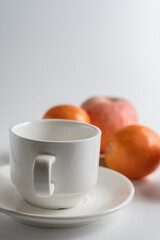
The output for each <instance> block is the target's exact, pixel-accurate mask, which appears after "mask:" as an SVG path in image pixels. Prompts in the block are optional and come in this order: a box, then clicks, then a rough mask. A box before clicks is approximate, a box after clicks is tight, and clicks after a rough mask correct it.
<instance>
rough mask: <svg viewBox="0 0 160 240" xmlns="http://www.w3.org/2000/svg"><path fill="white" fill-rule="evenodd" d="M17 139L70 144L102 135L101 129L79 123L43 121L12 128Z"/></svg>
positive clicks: (58, 120) (56, 120)
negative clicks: (70, 142) (69, 142)
mask: <svg viewBox="0 0 160 240" xmlns="http://www.w3.org/2000/svg"><path fill="white" fill-rule="evenodd" d="M10 133H11V134H14V135H16V136H17V137H21V138H25V139H30V140H35V141H49V142H66V141H67V142H68V141H80V140H83V139H90V138H93V137H95V136H97V135H100V134H101V131H100V130H99V128H97V127H95V126H93V125H90V124H85V123H81V122H77V121H71V120H60V119H51V120H50V119H43V120H38V121H32V122H24V123H20V124H17V125H14V126H13V127H11V128H10Z"/></svg>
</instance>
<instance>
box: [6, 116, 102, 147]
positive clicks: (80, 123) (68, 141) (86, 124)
mask: <svg viewBox="0 0 160 240" xmlns="http://www.w3.org/2000/svg"><path fill="white" fill-rule="evenodd" d="M36 122H68V123H73V124H75V125H76V124H77V125H84V126H86V127H90V128H92V129H94V130H96V131H97V133H96V134H95V135H94V136H91V137H87V138H83V139H75V140H63V141H55V140H53V141H52V140H41V139H34V138H33V139H32V138H27V137H24V136H20V135H18V134H16V133H15V132H14V128H16V127H18V126H20V125H27V124H31V123H36ZM9 133H10V134H11V135H13V136H15V137H17V138H20V139H24V140H28V141H33V142H45V143H73V142H74V143H75V142H83V141H89V140H92V139H94V138H97V137H98V136H101V133H102V132H101V130H100V129H99V128H98V127H97V126H95V125H93V124H90V123H84V122H80V121H75V120H68V119H58V118H55V119H39V120H29V121H24V122H19V123H16V124H13V125H11V127H10V128H9Z"/></svg>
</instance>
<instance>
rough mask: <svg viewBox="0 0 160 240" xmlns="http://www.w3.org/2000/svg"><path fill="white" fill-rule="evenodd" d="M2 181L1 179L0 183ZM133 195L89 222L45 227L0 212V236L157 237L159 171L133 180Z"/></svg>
mask: <svg viewBox="0 0 160 240" xmlns="http://www.w3.org/2000/svg"><path fill="white" fill-rule="evenodd" d="M8 162H9V160H8V153H7V152H1V153H0V166H4V165H6V164H8ZM1 184H3V183H1ZM133 184H134V186H135V196H134V198H133V200H132V201H131V202H130V203H129V205H127V206H126V207H125V208H123V209H121V210H119V211H118V212H115V213H113V214H111V215H108V216H105V217H103V218H102V219H100V220H99V221H97V222H94V223H92V224H89V225H85V226H81V227H76V228H68V229H47V228H39V227H32V226H27V225H24V224H21V223H17V222H15V221H13V220H12V219H10V218H9V217H8V216H5V215H3V214H0V239H5V240H33V239H36V240H37V239H39V240H41V239H43V240H44V239H45V240H47V239H56V240H60V239H79V240H82V239H101V240H102V239H114V240H115V239H118V240H121V239H123V240H128V239H129V240H132V239H133V240H135V239H145V240H150V239H154V240H156V239H157V240H158V239H160V230H159V229H160V227H159V226H160V173H159V169H158V170H157V171H155V172H154V173H153V174H151V175H150V176H148V177H147V178H146V179H143V180H137V181H133Z"/></svg>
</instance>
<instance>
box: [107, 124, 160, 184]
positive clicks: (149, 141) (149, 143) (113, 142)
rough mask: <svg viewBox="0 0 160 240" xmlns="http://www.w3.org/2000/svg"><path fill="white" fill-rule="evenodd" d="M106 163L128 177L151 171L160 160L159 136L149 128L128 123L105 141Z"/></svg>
mask: <svg viewBox="0 0 160 240" xmlns="http://www.w3.org/2000/svg"><path fill="white" fill-rule="evenodd" d="M104 161H105V163H106V165H107V166H108V167H109V168H111V169H113V170H116V171H118V172H120V173H122V174H124V175H125V176H127V177H128V178H131V179H138V178H142V177H145V176H147V175H148V174H150V173H152V172H153V171H154V170H155V169H156V168H157V167H158V165H159V162H160V137H159V136H158V135H157V134H156V133H155V132H154V131H153V130H151V129H150V128H147V127H145V126H140V125H130V126H127V127H124V128H122V129H120V130H118V131H116V132H114V133H113V134H112V135H111V137H110V138H109V140H108V141H107V148H106V152H105V157H104Z"/></svg>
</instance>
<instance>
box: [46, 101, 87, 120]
mask: <svg viewBox="0 0 160 240" xmlns="http://www.w3.org/2000/svg"><path fill="white" fill-rule="evenodd" d="M43 118H57V119H70V120H76V121H80V122H85V123H90V117H89V115H88V114H87V113H86V111H85V110H83V109H82V108H80V107H76V106H74V105H67V104H64V105H57V106H54V107H52V108H50V109H49V110H48V111H47V112H46V113H45V114H44V116H43Z"/></svg>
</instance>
